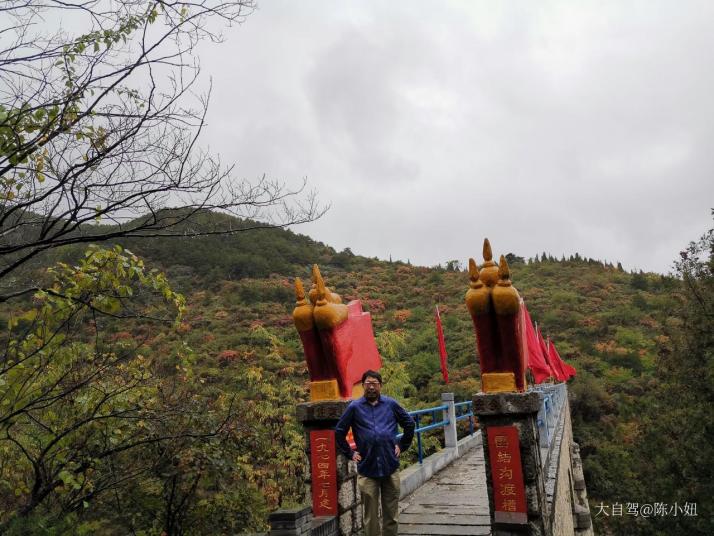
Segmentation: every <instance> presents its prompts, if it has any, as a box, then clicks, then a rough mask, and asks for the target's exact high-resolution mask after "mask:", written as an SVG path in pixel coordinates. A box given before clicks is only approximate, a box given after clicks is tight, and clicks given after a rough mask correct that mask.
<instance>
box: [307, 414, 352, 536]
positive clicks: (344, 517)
mask: <svg viewBox="0 0 714 536" xmlns="http://www.w3.org/2000/svg"><path fill="white" fill-rule="evenodd" d="M349 402H350V401H349V400H321V401H316V402H306V403H303V404H298V406H297V419H298V421H299V422H300V423H301V424H302V426H303V429H304V432H305V452H306V453H307V460H308V471H307V486H308V496H309V497H310V499H312V480H311V479H312V477H311V475H312V471H311V467H310V466H309V464H310V432H311V431H312V430H334V429H335V425H336V424H337V421H338V420H339V418H340V416H341V415H342V413H343V412H344V410H345V408H346V407H347V405H348V404H349ZM335 454H336V460H337V501H338V518H337V523H338V526H339V534H340V536H352V535H356V534H359V533H360V532H361V531H362V501H361V498H360V495H359V492H358V490H357V464H356V463H355V462H353V461H351V460H347V458H345V457H344V456H343V455H342V454H341V453H340V452H339V451H337V452H336V453H335Z"/></svg>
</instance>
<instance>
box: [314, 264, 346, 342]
mask: <svg viewBox="0 0 714 536" xmlns="http://www.w3.org/2000/svg"><path fill="white" fill-rule="evenodd" d="M312 280H313V281H314V282H315V288H314V289H312V290H311V291H310V300H313V291H314V301H313V303H314V304H315V309H314V311H313V316H314V318H315V325H316V326H317V328H318V329H328V328H334V327H335V326H338V325H340V324H341V323H342V322H344V321H345V320H347V315H348V310H347V306H346V305H344V304H343V303H342V299H341V298H340V297H339V296H338V295H337V294H335V293H333V292H330V289H329V288H327V287H326V286H325V281H324V279H322V274H320V269H319V268H318V267H317V264H314V265H313V266H312Z"/></svg>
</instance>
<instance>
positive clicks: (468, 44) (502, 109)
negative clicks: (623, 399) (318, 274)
mask: <svg viewBox="0 0 714 536" xmlns="http://www.w3.org/2000/svg"><path fill="white" fill-rule="evenodd" d="M713 15H714V5H712V4H710V3H708V2H685V3H677V4H676V5H675V4H674V3H670V2H646V3H638V2H626V3H625V2H615V3H603V2H596V3H587V4H586V3H572V2H546V3H540V2H539V3H537V4H516V3H514V4H505V3H499V4H497V5H495V4H493V3H492V2H482V3H470V2H464V3H459V2H450V3H442V4H439V6H438V7H437V6H436V5H435V4H434V3H432V2H389V3H380V2H340V3H330V2H323V3H319V4H318V3H316V2H313V3H303V2H301V3H296V2H278V1H275V2H265V3H263V4H262V5H261V6H260V9H259V10H258V11H257V12H256V13H254V14H253V15H251V16H250V17H249V18H248V19H247V20H246V22H245V24H243V25H242V26H241V27H240V28H238V29H237V30H236V31H235V32H232V33H231V34H230V36H229V39H228V40H227V42H226V43H224V44H223V45H220V46H218V47H214V48H211V49H210V53H206V54H204V55H202V58H201V59H202V63H203V67H204V71H205V72H210V73H211V75H212V76H213V87H214V94H213V100H212V103H211V106H212V108H211V112H210V115H209V128H208V129H207V131H206V136H205V138H204V141H207V142H208V143H209V144H210V145H211V147H212V148H214V149H217V150H218V151H220V152H221V153H222V155H223V156H224V158H225V159H229V160H235V161H237V163H238V166H237V174H238V175H239V176H241V177H249V178H250V177H254V176H258V175H262V174H263V173H266V174H267V175H269V176H272V177H276V178H282V179H285V180H287V181H295V182H297V181H298V180H300V179H301V178H302V177H304V176H307V177H308V178H309V179H310V182H311V184H312V185H313V186H315V187H316V188H317V189H318V190H319V191H320V194H321V196H322V197H323V198H324V199H326V200H329V201H330V202H331V203H332V210H331V211H330V212H329V213H328V214H327V215H326V216H325V217H324V218H323V219H321V220H320V221H318V222H315V223H312V224H309V225H305V226H302V227H299V228H297V229H296V231H298V232H303V233H307V234H310V235H311V236H313V237H314V238H316V239H318V240H322V241H325V242H327V243H329V244H331V245H333V246H335V247H337V248H338V249H341V248H344V247H350V248H352V250H353V251H355V252H358V253H361V254H365V255H369V256H379V257H380V258H386V257H388V256H389V255H390V254H391V255H392V256H393V257H394V258H400V259H403V260H406V259H410V260H411V261H412V262H416V263H421V264H427V265H432V264H436V263H439V262H444V261H446V260H448V259H453V258H456V259H461V260H465V259H466V258H468V256H471V255H474V254H477V253H478V252H479V251H480V241H481V239H482V238H483V236H488V237H489V238H490V239H491V240H492V243H493V244H494V249H495V250H496V251H497V252H499V253H500V252H507V251H512V252H515V253H518V254H520V255H524V256H531V255H534V254H535V253H539V252H541V251H548V252H551V253H553V254H555V255H558V256H560V254H562V253H565V254H566V255H570V254H572V253H575V252H576V251H577V252H579V253H580V254H581V255H585V256H588V257H594V258H600V259H607V260H610V261H618V260H619V261H622V262H623V264H624V265H625V267H626V268H631V269H632V268H637V269H639V268H641V269H645V270H654V271H660V272H666V271H667V270H668V269H669V267H670V265H671V262H672V261H673V260H674V259H675V258H676V256H677V252H678V251H679V250H680V249H682V248H683V247H684V246H685V245H686V243H687V242H688V241H689V240H692V239H695V238H696V237H697V236H698V235H699V234H701V233H702V232H703V231H704V230H706V229H707V228H708V226H709V225H710V223H711V219H710V216H709V209H710V207H711V206H714V195H713V194H714V181H712V179H711V170H712V165H713V164H714V162H713V161H712V159H713V158H714V157H713V156H712V155H713V154H714V151H713V150H712V141H711V140H712V139H714V136H713V135H714V132H713V130H714V104H713V103H712V101H711V95H712V94H713V93H714V71H713V70H712V69H711V68H710V64H711V60H712V54H711V51H712V50H714V33H712V32H711V31H710V30H709V28H708V23H709V21H711V20H712V16H713Z"/></svg>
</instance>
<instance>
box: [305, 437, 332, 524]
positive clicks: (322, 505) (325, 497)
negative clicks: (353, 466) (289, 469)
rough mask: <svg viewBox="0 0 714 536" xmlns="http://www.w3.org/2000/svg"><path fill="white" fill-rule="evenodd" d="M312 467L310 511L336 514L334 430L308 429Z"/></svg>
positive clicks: (323, 514) (320, 513)
mask: <svg viewBox="0 0 714 536" xmlns="http://www.w3.org/2000/svg"><path fill="white" fill-rule="evenodd" d="M310 466H311V467H312V513H313V515H315V516H316V517H317V516H336V515H337V456H336V453H335V431H334V430H312V431H310Z"/></svg>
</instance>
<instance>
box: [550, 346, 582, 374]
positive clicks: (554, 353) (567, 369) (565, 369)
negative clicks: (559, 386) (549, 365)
mask: <svg viewBox="0 0 714 536" xmlns="http://www.w3.org/2000/svg"><path fill="white" fill-rule="evenodd" d="M548 342H549V343H550V344H549V345H548V351H549V353H550V360H551V362H554V363H557V366H558V367H559V368H560V372H561V375H562V377H563V381H566V380H569V379H570V378H572V377H573V376H575V372H576V371H575V367H571V366H570V365H568V364H567V363H566V362H565V361H563V359H562V358H561V357H560V354H559V353H558V350H556V349H555V344H553V341H551V340H550V339H548Z"/></svg>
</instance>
